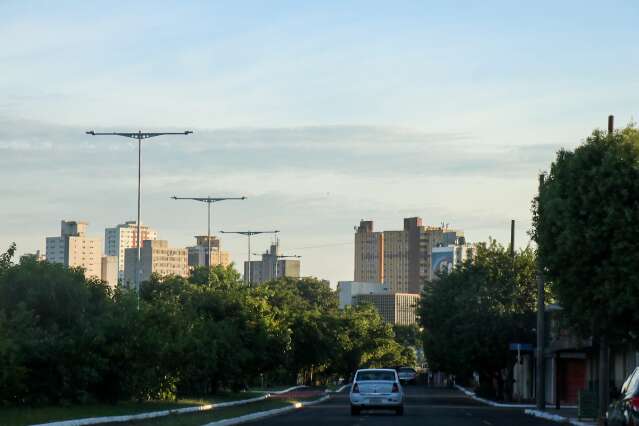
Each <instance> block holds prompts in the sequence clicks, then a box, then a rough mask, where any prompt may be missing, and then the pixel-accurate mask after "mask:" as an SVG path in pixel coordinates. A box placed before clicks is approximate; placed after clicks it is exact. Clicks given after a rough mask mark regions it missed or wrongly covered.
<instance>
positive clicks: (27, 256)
mask: <svg viewBox="0 0 639 426" xmlns="http://www.w3.org/2000/svg"><path fill="white" fill-rule="evenodd" d="M27 259H33V260H35V261H36V262H44V261H45V260H47V257H46V256H45V255H44V254H42V252H41V251H40V250H36V252H35V253H25V254H23V255H22V256H20V262H24V261H25V260H27Z"/></svg>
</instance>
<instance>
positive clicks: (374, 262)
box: [355, 220, 384, 283]
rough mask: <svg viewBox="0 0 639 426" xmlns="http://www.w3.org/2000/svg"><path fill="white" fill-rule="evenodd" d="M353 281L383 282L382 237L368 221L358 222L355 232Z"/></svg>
mask: <svg viewBox="0 0 639 426" xmlns="http://www.w3.org/2000/svg"><path fill="white" fill-rule="evenodd" d="M355 281H358V282H371V283H381V282H384V237H383V235H382V233H381V232H374V231H373V222H372V221H370V220H362V221H360V223H359V226H358V227H357V228H356V232H355Z"/></svg>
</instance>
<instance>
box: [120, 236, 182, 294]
mask: <svg viewBox="0 0 639 426" xmlns="http://www.w3.org/2000/svg"><path fill="white" fill-rule="evenodd" d="M136 261H137V247H131V248H127V249H126V250H125V251H124V280H123V281H122V283H123V284H124V285H125V286H128V287H130V286H133V285H135V270H136ZM151 274H159V275H178V276H181V277H188V276H189V264H188V251H187V249H185V248H170V247H169V243H168V241H164V240H145V241H143V243H142V248H141V250H140V282H142V281H148V280H149V278H151Z"/></svg>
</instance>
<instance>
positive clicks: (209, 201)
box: [171, 195, 246, 269]
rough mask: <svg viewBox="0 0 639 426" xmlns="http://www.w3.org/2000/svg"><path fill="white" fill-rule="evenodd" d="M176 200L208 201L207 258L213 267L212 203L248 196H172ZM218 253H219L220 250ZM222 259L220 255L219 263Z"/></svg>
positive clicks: (209, 265) (244, 198) (242, 198)
mask: <svg viewBox="0 0 639 426" xmlns="http://www.w3.org/2000/svg"><path fill="white" fill-rule="evenodd" d="M171 198H172V199H174V200H192V201H199V202H202V203H206V205H207V210H208V230H207V234H206V235H207V240H206V241H207V245H208V251H207V253H208V254H207V256H206V258H208V260H207V263H206V265H207V266H208V267H209V269H211V204H213V203H217V202H219V201H226V200H246V197H244V196H242V197H211V196H209V197H176V196H175V195H174V196H172V197H171ZM218 254H219V250H218ZM219 261H220V259H219V257H218V263H219Z"/></svg>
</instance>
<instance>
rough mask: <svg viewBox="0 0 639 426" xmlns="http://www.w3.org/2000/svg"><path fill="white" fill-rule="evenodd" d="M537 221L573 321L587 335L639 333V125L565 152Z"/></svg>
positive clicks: (550, 275)
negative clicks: (637, 127) (638, 272)
mask: <svg viewBox="0 0 639 426" xmlns="http://www.w3.org/2000/svg"><path fill="white" fill-rule="evenodd" d="M533 225H534V228H533V237H534V239H535V241H536V242H537V244H538V247H539V249H538V251H539V258H540V262H541V264H542V265H543V267H544V270H545V274H546V279H547V280H549V281H550V282H551V283H552V289H553V292H554V293H555V294H556V297H557V299H558V301H559V303H560V304H561V305H562V307H563V308H564V314H565V315H566V318H567V319H568V321H569V322H570V323H571V324H572V325H573V326H575V327H576V328H577V329H578V330H579V331H581V333H582V334H583V335H585V336H588V335H593V334H594V335H602V334H607V335H609V336H610V337H612V338H614V337H617V338H628V337H631V336H634V337H635V338H636V337H637V335H636V334H634V333H636V330H637V327H638V326H639V311H638V310H637V308H636V301H637V300H639V275H638V274H637V273H636V268H637V265H638V264H639V250H637V241H639V131H638V130H637V129H635V128H634V127H632V126H630V127H628V128H626V129H624V130H622V131H617V132H615V133H614V134H612V135H608V134H605V133H604V132H602V131H595V132H593V134H592V135H591V136H590V137H589V138H588V139H587V140H586V141H585V143H583V144H582V145H581V146H579V147H578V148H576V149H575V150H574V151H568V150H561V151H559V152H558V153H557V158H556V159H555V161H554V163H553V164H552V166H551V170H550V173H549V175H548V177H547V179H546V181H545V183H544V184H543V186H542V188H541V191H540V195H539V197H538V198H537V199H536V200H535V201H534V202H533ZM633 332H634V333H633Z"/></svg>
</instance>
